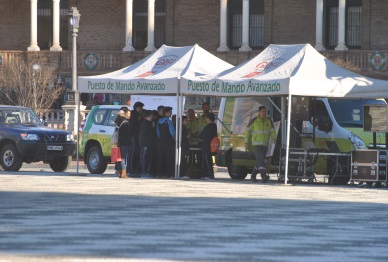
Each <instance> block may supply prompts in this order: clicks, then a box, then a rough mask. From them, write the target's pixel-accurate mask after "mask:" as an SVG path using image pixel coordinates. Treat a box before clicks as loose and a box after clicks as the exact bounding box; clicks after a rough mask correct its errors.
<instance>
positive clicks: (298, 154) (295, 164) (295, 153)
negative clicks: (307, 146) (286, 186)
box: [279, 148, 315, 182]
mask: <svg viewBox="0 0 388 262" xmlns="http://www.w3.org/2000/svg"><path fill="white" fill-rule="evenodd" d="M285 170H286V150H285V149H282V150H281V156H280V176H279V181H284V177H285ZM287 177H288V179H289V180H290V182H296V181H299V180H303V179H307V180H309V182H313V180H314V179H315V176H314V170H313V164H312V160H311V157H309V156H308V154H307V152H306V150H304V149H301V148H290V154H289V158H288V176H287Z"/></svg>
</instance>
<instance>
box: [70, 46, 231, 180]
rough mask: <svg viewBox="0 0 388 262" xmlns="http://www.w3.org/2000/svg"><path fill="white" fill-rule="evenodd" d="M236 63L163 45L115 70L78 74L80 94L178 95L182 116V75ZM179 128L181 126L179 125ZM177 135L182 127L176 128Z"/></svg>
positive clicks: (194, 49) (190, 48)
mask: <svg viewBox="0 0 388 262" xmlns="http://www.w3.org/2000/svg"><path fill="white" fill-rule="evenodd" d="M232 67H233V66H232V65H231V64H229V63H227V62H225V61H223V60H222V59H220V58H218V57H216V56H214V55H212V54H211V53H209V52H207V51H206V50H205V49H203V48H201V47H200V46H198V45H193V46H185V47H172V46H166V45H163V46H162V47H160V48H159V49H158V50H156V51H155V52H154V53H152V54H150V55H149V56H147V57H145V58H144V59H142V60H140V61H138V62H136V63H135V64H133V65H130V66H128V67H125V68H123V69H120V70H117V71H115V72H111V73H107V74H103V75H96V76H87V77H78V91H79V92H80V93H118V94H137V95H139V94H143V95H172V94H173V95H176V96H177V101H178V104H177V115H178V116H179V115H182V110H183V102H182V101H183V99H182V96H179V94H180V86H179V85H180V78H181V77H183V76H186V77H196V76H201V75H207V74H217V73H218V72H221V71H224V70H227V69H229V68H232ZM177 126H178V127H179V126H180V125H177ZM176 131H177V133H176V134H177V135H176V137H177V138H178V137H179V136H180V133H181V132H180V129H179V128H177V130H176ZM180 140H181V139H177V147H176V148H177V152H178V153H177V154H176V155H177V162H176V172H175V175H176V176H178V175H179V174H178V172H179V169H178V166H179V161H180V160H179V159H180V154H179V149H180V146H179V145H178V141H180Z"/></svg>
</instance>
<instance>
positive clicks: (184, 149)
mask: <svg viewBox="0 0 388 262" xmlns="http://www.w3.org/2000/svg"><path fill="white" fill-rule="evenodd" d="M188 122H189V119H188V118H187V116H182V142H181V165H180V172H179V173H180V176H179V177H180V178H181V179H189V177H188V176H186V172H187V170H186V168H187V159H186V156H187V153H188V152H189V138H190V134H189V131H188V130H187V127H186V126H187V123H188Z"/></svg>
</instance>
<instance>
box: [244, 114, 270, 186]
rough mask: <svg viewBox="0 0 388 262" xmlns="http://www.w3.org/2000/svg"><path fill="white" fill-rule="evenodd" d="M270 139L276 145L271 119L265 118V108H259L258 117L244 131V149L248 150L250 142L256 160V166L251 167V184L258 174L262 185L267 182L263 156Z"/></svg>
mask: <svg viewBox="0 0 388 262" xmlns="http://www.w3.org/2000/svg"><path fill="white" fill-rule="evenodd" d="M270 137H272V141H273V142H274V143H276V130H275V128H274V126H273V123H272V121H271V119H269V118H268V117H267V108H266V107H265V106H260V107H259V115H258V117H257V118H256V119H255V120H254V121H253V122H252V123H251V124H250V125H248V127H247V130H246V131H245V148H246V149H248V148H249V141H251V142H252V146H253V151H254V153H255V158H256V164H255V166H254V167H253V171H252V176H251V181H253V182H257V179H256V175H257V173H259V172H260V174H261V179H262V182H263V183H266V182H267V181H268V180H269V176H268V175H267V169H266V167H265V156H266V154H267V150H268V142H269V139H270Z"/></svg>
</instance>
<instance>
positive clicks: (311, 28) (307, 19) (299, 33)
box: [268, 0, 316, 45]
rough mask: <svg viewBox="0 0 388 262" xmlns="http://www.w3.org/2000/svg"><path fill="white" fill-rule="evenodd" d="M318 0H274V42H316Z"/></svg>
mask: <svg viewBox="0 0 388 262" xmlns="http://www.w3.org/2000/svg"><path fill="white" fill-rule="evenodd" d="M315 3H316V1H311V0H287V1H284V0H273V7H272V10H273V11H272V12H273V14H272V21H268V23H269V24H271V22H272V27H271V28H272V42H273V43H276V44H304V43H310V44H312V45H314V44H315V13H316V5H315Z"/></svg>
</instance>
